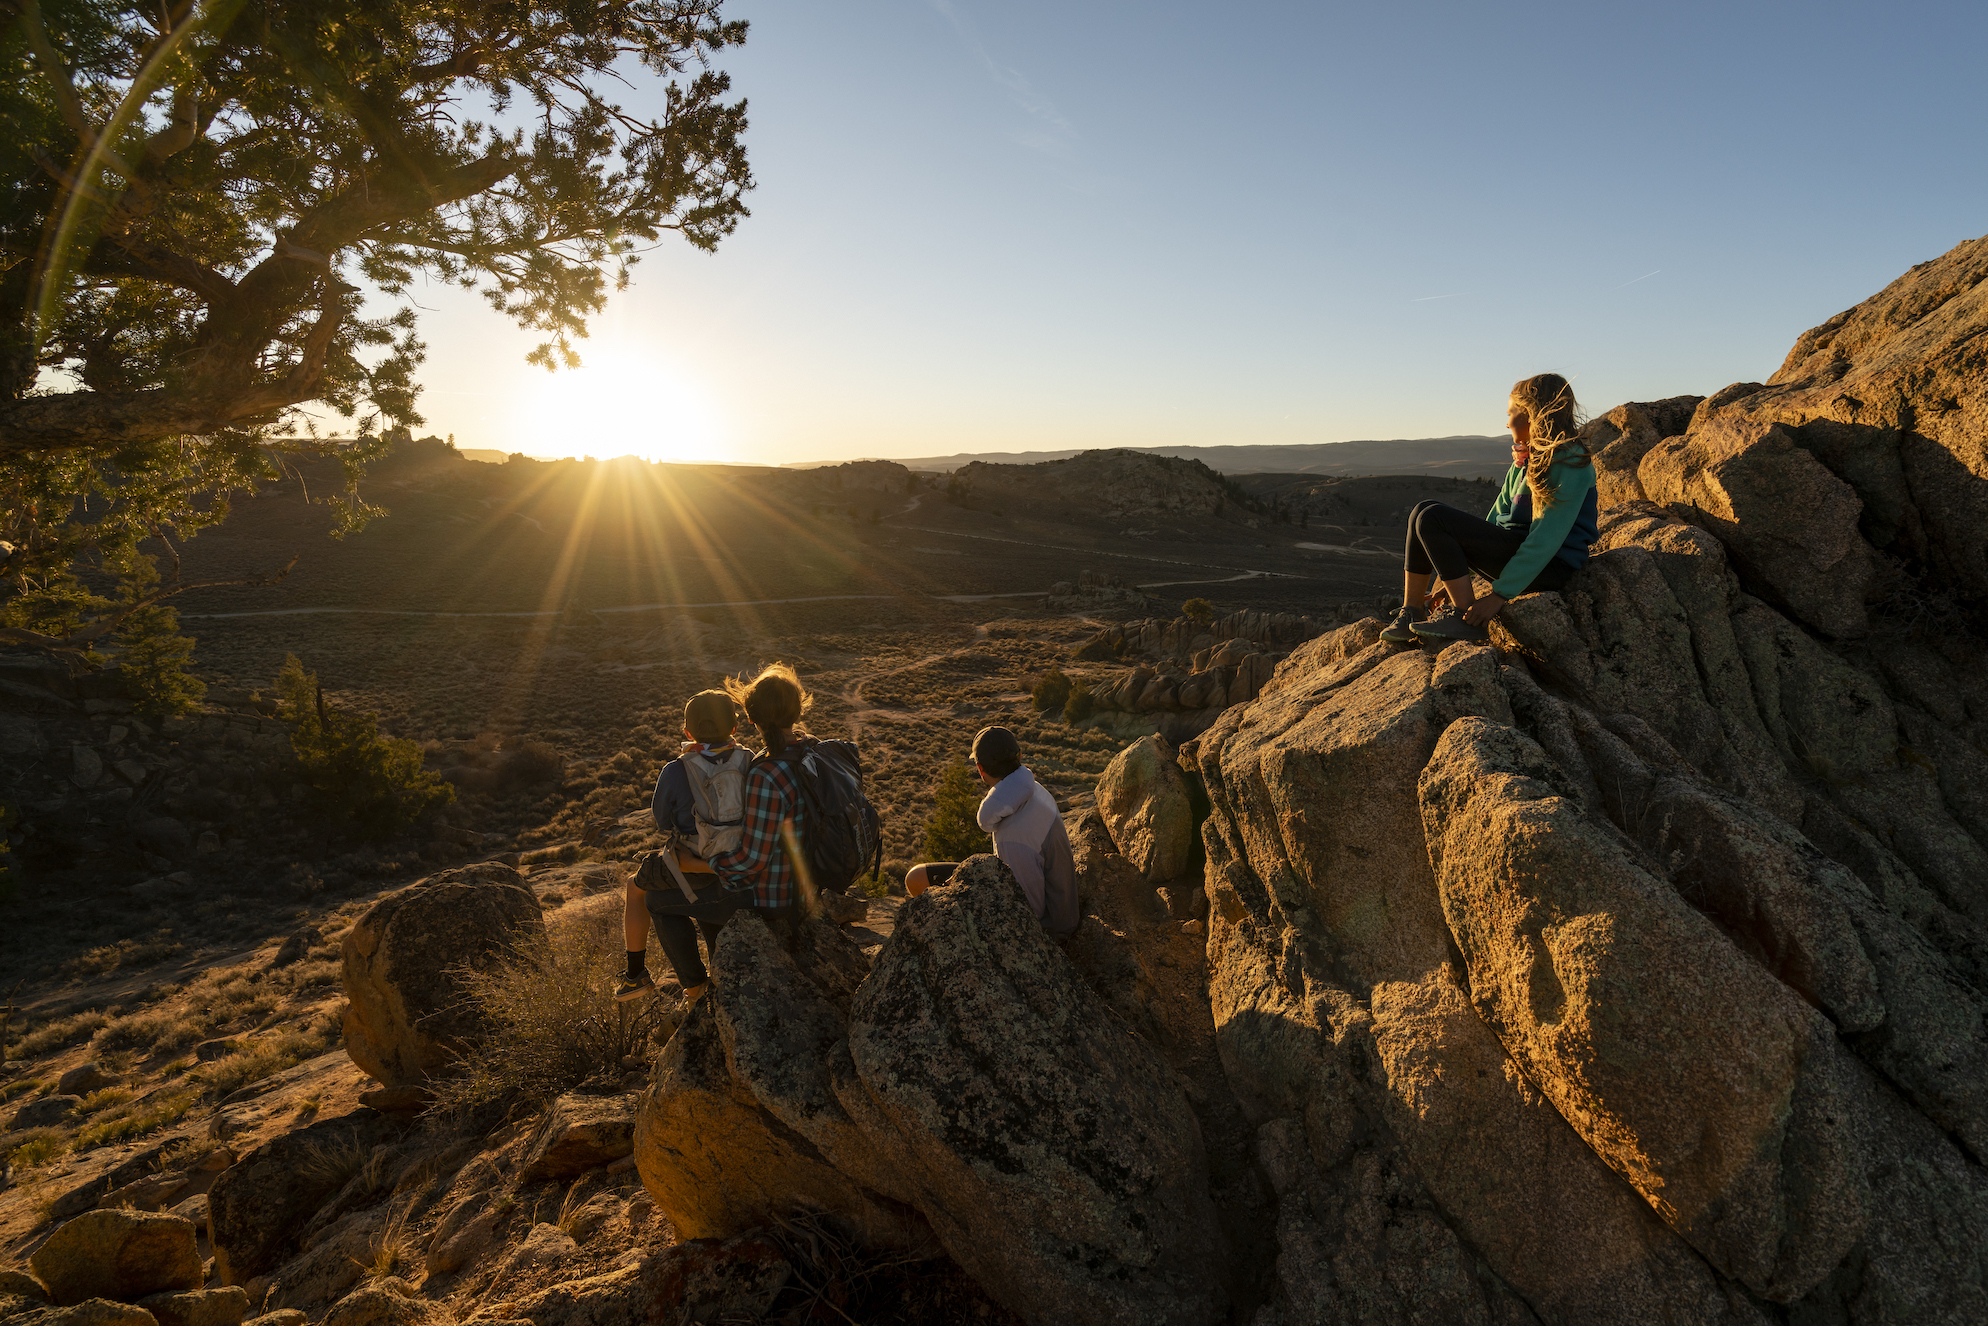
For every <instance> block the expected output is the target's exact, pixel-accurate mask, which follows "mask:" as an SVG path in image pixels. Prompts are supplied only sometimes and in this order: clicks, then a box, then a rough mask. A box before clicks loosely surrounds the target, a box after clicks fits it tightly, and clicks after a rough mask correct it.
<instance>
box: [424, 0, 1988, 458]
mask: <svg viewBox="0 0 1988 1326" xmlns="http://www.w3.org/2000/svg"><path fill="white" fill-rule="evenodd" d="M727 12H728V14H731V15H734V16H738V17H744V18H748V19H750V20H751V22H752V34H751V38H750V40H749V41H748V44H747V45H746V47H745V48H744V49H743V50H741V51H738V52H734V53H729V55H728V59H727V60H726V62H725V64H724V67H725V68H728V69H729V70H730V71H731V72H732V74H733V77H734V80H735V86H736V88H737V90H738V91H739V92H740V93H742V94H744V95H745V96H746V97H748V98H749V99H750V103H751V111H750V117H751V130H750V132H749V135H748V143H749V150H750V153H751V157H752V162H753V169H754V172H755V174H756V176H757V177H758V180H759V187H758V188H757V189H755V190H754V191H753V193H752V194H751V195H750V196H749V202H750V205H751V207H752V209H753V215H752V216H751V217H750V218H748V219H747V220H746V221H744V222H743V223H742V224H741V226H740V228H739V230H738V232H737V233H736V234H735V235H733V236H732V237H731V238H730V239H729V240H727V241H726V242H725V243H724V244H722V245H721V246H720V248H719V250H718V252H717V253H716V254H715V255H706V254H701V253H698V252H696V251H695V250H692V249H691V248H689V246H687V245H684V244H682V243H681V242H674V241H673V242H669V243H666V244H665V246H664V247H663V248H662V249H661V250H659V251H657V252H654V253H651V254H650V255H648V257H647V258H646V259H645V260H644V262H643V263H642V264H641V266H640V267H638V268H637V271H636V281H635V286H634V288H633V289H632V290H631V291H629V292H628V293H625V294H623V295H620V296H617V297H615V299H614V301H613V303H612V304H611V305H610V307H609V309H608V311H607V312H606V314H604V315H603V316H602V317H601V318H600V319H599V321H598V322H597V323H596V324H595V327H594V335H593V338H592V340H591V341H589V342H587V343H585V344H583V345H582V347H581V350H582V355H583V357H585V358H586V359H587V361H588V367H586V368H585V369H583V370H581V371H579V372H577V373H570V374H568V373H561V374H559V375H556V376H548V375H547V374H545V373H544V371H543V370H540V369H536V368H533V367H531V366H529V365H527V364H525V363H524V354H525V352H526V350H527V349H528V348H529V346H530V344H531V343H532V340H533V338H531V337H530V336H528V335H526V334H525V333H522V332H519V331H518V330H517V329H516V328H515V327H513V326H512V325H511V324H510V323H508V322H507V321H506V320H504V319H502V318H501V317H500V316H499V315H497V314H495V313H492V312H490V311H489V309H488V308H487V306H485V305H484V304H483V303H482V302H481V301H480V300H478V299H476V298H475V297H473V296H468V295H464V294H461V293H460V292H453V291H448V290H444V289H438V288H432V287H431V288H430V289H429V290H428V291H426V292H424V293H423V294H422V296H421V302H422V303H423V304H424V305H426V306H428V307H429V308H431V309H433V310H434V311H433V312H432V313H430V314H428V315H427V316H426V318H425V319H424V323H423V332H424V336H425V339H427V340H428V342H429V344H430V347H431V349H430V354H429V359H428V363H427V365H426V367H425V370H424V372H423V374H422V380H423V382H424V384H425V386H426V391H425V393H424V395H423V396H422V398H421V405H420V408H421V410H422V412H423V413H424V414H425V415H426V416H427V419H428V423H427V425H426V427H425V428H424V429H422V430H418V431H424V432H436V433H443V434H447V433H454V434H455V436H456V440H457V442H458V444H459V445H462V446H466V447H496V448H500V449H503V450H506V451H513V450H522V451H526V452H529V453H532V454H535V455H556V454H571V455H580V454H592V455H595V456H612V455H619V454H624V453H628V452H634V453H638V454H646V455H650V456H653V457H656V458H659V459H660V458H671V457H679V458H686V459H688V458H710V459H730V460H741V461H756V462H774V463H779V462H787V461H800V460H829V459H843V458H850V457H856V456H893V455H895V456H918V455H933V454H942V453H950V452H955V451H979V450H1029V449H1039V448H1065V447H1081V446H1140V445H1167V444H1175V445H1178V444H1189V443H1191V444H1203V445H1224V444H1236V443H1255V442H1277V443H1291V442H1333V441H1342V440H1347V439H1353V438H1389V437H1429V436H1441V435H1446V434H1452V433H1490V432H1496V431H1498V430H1499V429H1500V428H1501V427H1502V424H1503V405H1504V397H1505V392H1506V390H1507V389H1508V388H1509V386H1510V385H1511V383H1512V382H1513V381H1514V380H1515V379H1517V378H1519V377H1521V376H1524V375H1526V374H1529V373H1533V372H1538V371H1542V370H1546V369H1552V370H1556V371H1559V372H1562V373H1566V374H1568V375H1569V376H1570V377H1572V378H1573V379H1574V386H1575V390H1576V391H1577V393H1578V394H1579V395H1580V397H1581V400H1582V403H1583V404H1584V405H1585V406H1587V407H1588V408H1589V409H1591V410H1602V409H1606V408H1608V407H1610V406H1612V405H1615V404H1617V403H1619V402H1620V401H1623V400H1629V399H1651V398H1655V397H1661V396H1668V395H1675V394H1677V393H1680V392H1693V393H1707V392H1710V391H1713V390H1715V389H1717V388H1718V387H1721V386H1723V385H1725V384H1726V383H1728V382H1734V381H1740V380H1745V379H1760V378H1764V377H1765V376H1766V375H1768V374H1769V373H1772V372H1773V371H1774V370H1775V369H1776V368H1777V367H1779V365H1780V362H1781V358H1782V356H1783V355H1784V354H1785V353H1786V352H1787V349H1788V347H1789V345H1790V344H1791V343H1792V342H1793V341H1794V339H1795V337H1796V336H1797V335H1798V334H1799V333H1800V332H1802V331H1803V330H1805V329H1806V328H1808V327H1810V326H1812V325H1814V324H1815V323H1817V322H1820V321H1822V320H1823V319H1825V318H1827V317H1829V316H1830V315H1832V314H1834V313H1836V312H1838V311H1839V310H1841V309H1844V308H1847V307H1849V306H1850V305H1852V304H1854V303H1856V302H1857V301H1859V300H1861V299H1863V298H1864V297H1866V296H1867V295H1870V294H1872V293H1874V292H1876V291H1877V290H1878V289H1880V288H1881V287H1882V286H1884V285H1885V284H1886V283H1887V282H1888V281H1890V280H1892V279H1893V278H1894V277H1896V276H1898V275H1899V274H1900V273H1902V272H1903V271H1904V270H1905V269H1906V268H1907V267H1909V266H1910V265H1911V264H1913V263H1915V262H1921V261H1924V260H1925V259H1928V258H1932V257H1935V256H1937V255H1938V254H1940V253H1943V252H1945V251H1946V250H1947V249H1949V248H1951V247H1952V246H1953V245H1955V244H1957V243H1959V242H1961V241H1962V240H1966V239H1971V238H1973V237H1975V236H1977V235H1980V234H1983V233H1984V232H1988V77H1985V76H1984V73H1983V64H1982V59H1983V52H1984V50H1988V4H1983V3H1982V2H1981V0H1964V2H1960V3H1914V2H1913V0H1885V2H1884V3H1874V2H1873V3H1860V4H1844V3H1830V2H1829V0H1806V2H1805V3H1799V4H1795V3H1748V2H1747V0H1727V2H1726V3H1718V4H1701V3H1665V4H1657V3H1640V4H1622V3H1606V2H1591V3H1583V4H1545V3H1506V4H1485V3H1474V4H1464V3H1451V4H1438V3H1414V2H1412V0H1392V2H1390V3H1363V4H1344V3H1312V4H1301V3H1282V4H1280V3H1260V2H1258V0H1229V3H1225V4H1219V5H1207V4H1196V5H1186V4H1175V3H1164V2H1160V0H1147V2H1145V3H1136V4H1135V3H1125V2H1123V0H1054V3H1038V2H1037V0H1005V2H1004V3H999V4H996V3H992V2H991V0H836V3H832V4H830V3H821V0H732V3H731V4H729V5H728V6H727ZM626 100H627V102H628V104H629V105H630V106H631V107H634V106H637V105H639V104H640V102H641V98H640V97H638V96H634V95H631V96H629V97H628V98H627V99H626Z"/></svg>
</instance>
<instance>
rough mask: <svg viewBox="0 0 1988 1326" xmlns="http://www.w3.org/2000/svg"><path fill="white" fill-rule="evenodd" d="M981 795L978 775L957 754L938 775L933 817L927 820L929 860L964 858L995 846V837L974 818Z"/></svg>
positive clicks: (926, 834) (927, 855) (926, 845)
mask: <svg viewBox="0 0 1988 1326" xmlns="http://www.w3.org/2000/svg"><path fill="white" fill-rule="evenodd" d="M981 795H982V789H981V787H980V781H979V779H977V778H975V777H974V776H973V773H972V771H971V770H969V769H968V768H967V767H966V761H964V760H962V759H959V758H958V757H955V758H954V759H953V762H952V763H951V764H948V765H947V766H946V768H945V772H944V773H942V774H940V775H939V787H938V791H937V793H936V794H935V796H934V797H933V801H932V818H930V819H929V820H927V821H925V859H926V860H927V861H964V860H966V859H967V858H968V857H969V856H972V855H974V854H975V853H978V852H990V851H992V850H993V842H992V840H991V839H989V838H988V836H987V835H986V834H984V833H982V832H981V831H980V825H979V824H978V823H976V822H975V821H974V812H975V811H976V810H978V809H979V807H980V798H981Z"/></svg>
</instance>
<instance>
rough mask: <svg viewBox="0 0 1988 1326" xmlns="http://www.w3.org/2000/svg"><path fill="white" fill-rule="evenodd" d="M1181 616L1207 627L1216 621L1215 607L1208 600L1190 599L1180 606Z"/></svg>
mask: <svg viewBox="0 0 1988 1326" xmlns="http://www.w3.org/2000/svg"><path fill="white" fill-rule="evenodd" d="M1180 615H1181V616H1183V617H1185V618H1187V620H1189V621H1191V622H1198V623H1200V624H1201V625H1204V626H1205V625H1207V624H1208V623H1209V622H1212V621H1214V620H1215V605H1214V604H1212V603H1210V602H1209V601H1208V600H1207V599H1189V600H1188V601H1187V602H1185V603H1183V604H1181V605H1180Z"/></svg>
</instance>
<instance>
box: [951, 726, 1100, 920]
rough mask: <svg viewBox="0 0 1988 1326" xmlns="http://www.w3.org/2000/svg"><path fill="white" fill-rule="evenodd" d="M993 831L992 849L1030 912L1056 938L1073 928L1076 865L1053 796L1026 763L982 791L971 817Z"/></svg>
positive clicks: (985, 828) (985, 830)
mask: <svg viewBox="0 0 1988 1326" xmlns="http://www.w3.org/2000/svg"><path fill="white" fill-rule="evenodd" d="M975 818H976V819H977V820H978V821H979V824H980V827H981V829H982V830H983V831H984V832H986V833H989V834H991V835H993V838H994V852H995V854H996V855H997V856H999V857H1000V858H1001V859H1002V860H1003V861H1006V862H1007V863H1008V869H1010V870H1012V871H1014V872H1015V879H1016V880H1017V881H1018V882H1019V883H1020V884H1021V886H1022V893H1023V894H1024V895H1025V896H1026V897H1027V898H1028V904H1029V908H1030V910H1031V911H1033V912H1034V913H1035V914H1036V919H1037V920H1039V921H1041V922H1042V928H1043V929H1045V930H1047V931H1048V932H1049V933H1050V934H1051V935H1054V936H1055V937H1056V938H1058V939H1064V938H1067V937H1069V936H1070V935H1072V934H1074V933H1075V932H1076V929H1077V919H1078V918H1077V864H1076V861H1075V860H1074V859H1073V858H1072V857H1071V854H1070V834H1069V831H1068V830H1066V829H1065V828H1064V827H1063V817H1062V816H1061V815H1060V814H1058V813H1057V810H1056V798H1055V797H1053V796H1051V795H1050V794H1049V789H1048V788H1046V787H1044V786H1042V784H1040V783H1038V782H1036V781H1035V775H1034V774H1033V773H1030V772H1029V770H1028V767H1027V766H1026V765H1024V766H1023V767H1022V768H1019V769H1017V770H1015V771H1014V772H1013V773H1011V774H1009V775H1008V776H1007V777H1006V778H1003V779H1002V780H1001V781H1000V782H998V783H996V784H995V785H994V786H993V787H991V788H989V789H988V790H987V795H986V797H984V798H983V799H982V800H981V802H980V813H979V814H978V815H977V816H976V817H975Z"/></svg>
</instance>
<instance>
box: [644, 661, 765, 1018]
mask: <svg viewBox="0 0 1988 1326" xmlns="http://www.w3.org/2000/svg"><path fill="white" fill-rule="evenodd" d="M737 725H738V713H737V710H735V709H734V708H733V706H732V697H731V696H729V695H727V694H726V693H725V692H724V691H717V690H710V691H699V692H698V693H697V694H696V695H693V696H691V697H690V700H689V701H688V702H687V703H686V704H685V705H684V707H683V735H684V737H685V739H686V740H685V742H684V745H683V748H682V751H681V753H680V754H679V755H678V756H677V758H676V759H674V760H671V761H670V762H669V763H668V764H665V765H664V766H663V771H662V773H661V774H660V775H658V776H657V778H656V793H655V797H654V798H653V800H652V801H651V802H650V810H651V812H652V813H653V814H654V815H655V817H656V828H657V829H658V830H659V831H661V833H662V834H663V836H664V837H665V838H668V839H672V840H673V841H674V842H675V843H676V844H677V846H676V847H674V848H673V849H670V848H666V849H665V850H666V851H670V850H674V852H675V855H676V859H677V870H675V871H671V870H669V869H668V868H667V866H666V864H664V863H662V862H660V860H655V861H653V862H652V863H645V864H644V867H643V869H642V870H641V871H639V872H638V873H637V874H636V875H635V876H634V877H633V878H631V879H630V880H629V881H628V889H627V896H626V899H625V901H624V902H623V905H622V912H621V928H622V934H623V940H624V944H625V947H626V949H627V967H626V970H625V971H624V972H623V974H622V977H621V980H620V981H619V982H617V983H616V985H615V990H614V997H615V998H616V999H618V1000H622V1001H627V1000H630V999H636V998H639V997H640V996H642V995H643V994H646V993H648V992H649V991H652V990H654V989H655V988H656V982H655V979H654V978H653V977H651V976H650V975H649V970H648V952H647V950H648V947H649V927H650V925H651V924H653V925H654V926H655V930H656V940H657V942H658V943H660V944H661V945H662V948H663V955H664V956H665V957H667V958H668V959H669V961H670V966H671V967H673V968H675V970H676V974H677V980H678V981H679V983H681V985H682V986H683V993H684V998H685V1000H686V1001H687V1002H690V1003H695V1002H696V1000H697V998H698V996H700V995H701V994H703V993H704V989H705V987H706V986H707V985H708V984H709V981H710V977H709V975H708V973H706V971H705V968H704V960H703V958H702V956H701V955H700V954H699V953H698V951H697V931H698V929H700V928H701V929H702V930H703V932H704V939H705V942H706V943H707V944H715V943H717V940H718V931H719V929H720V928H721V927H722V926H723V925H724V923H725V921H726V920H727V919H729V918H730V916H731V914H732V913H733V912H736V911H737V910H738V909H739V908H740V907H742V906H744V905H746V900H744V899H741V898H740V897H739V896H738V895H737V894H735V893H734V892H732V891H731V890H729V889H725V888H722V887H719V886H718V885H719V881H718V880H717V878H716V876H714V875H713V874H712V873H711V868H710V866H709V865H708V864H706V863H705V861H704V860H703V858H701V857H699V856H697V855H695V854H694V853H692V852H691V851H690V850H689V848H688V847H687V846H684V844H692V843H695V842H696V841H697V837H698V823H697V797H696V794H695V793H694V792H693V790H692V788H691V780H692V774H693V768H692V765H691V762H692V761H697V762H698V765H697V767H696V769H695V770H694V772H695V773H697V774H699V775H702V776H703V781H705V782H706V783H707V784H708V782H709V778H710V775H711V774H712V773H713V772H715V771H719V770H722V769H725V768H727V767H731V766H734V765H736V766H737V767H738V769H739V772H740V777H741V782H743V774H744V769H745V766H746V765H747V764H748V763H749V762H750V755H749V754H748V753H747V752H745V751H744V750H743V749H742V748H740V747H739V746H738V745H737V744H736V743H735V742H734V741H733V740H732V732H733V730H734V728H736V727H737ZM734 837H736V835H734ZM658 856H660V854H658ZM679 877H683V878H684V879H685V882H686V884H687V883H688V878H690V877H695V878H696V879H697V880H698V881H699V883H700V884H701V885H702V887H697V888H692V889H691V890H690V892H691V893H693V894H694V895H695V897H694V898H686V897H684V896H683V895H682V893H681V891H680V890H679V888H678V885H677V879H678V878H679Z"/></svg>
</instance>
